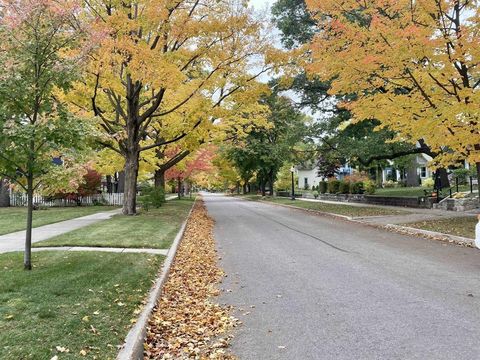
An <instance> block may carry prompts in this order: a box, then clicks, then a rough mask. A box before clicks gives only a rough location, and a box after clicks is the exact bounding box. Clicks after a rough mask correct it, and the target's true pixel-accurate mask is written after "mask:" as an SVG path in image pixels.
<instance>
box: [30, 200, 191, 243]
mask: <svg viewBox="0 0 480 360" xmlns="http://www.w3.org/2000/svg"><path fill="white" fill-rule="evenodd" d="M192 203H193V200H190V199H182V200H170V201H168V202H167V203H165V204H164V205H163V206H162V207H161V208H159V209H151V210H150V211H148V212H141V213H140V214H139V215H137V216H123V215H116V216H113V217H112V218H111V219H108V220H105V221H101V222H98V223H95V224H92V225H89V226H86V227H83V228H81V229H78V230H74V231H71V232H68V233H65V234H62V235H59V236H56V237H53V238H51V239H48V240H45V241H41V242H38V243H35V244H34V246H35V247H45V246H98V247H128V248H158V249H166V248H168V247H170V245H171V243H172V241H173V238H174V237H175V234H176V233H177V232H178V230H179V229H180V226H181V224H182V223H183V221H184V220H185V218H186V217H187V215H188V212H189V211H190V208H191V207H192Z"/></svg>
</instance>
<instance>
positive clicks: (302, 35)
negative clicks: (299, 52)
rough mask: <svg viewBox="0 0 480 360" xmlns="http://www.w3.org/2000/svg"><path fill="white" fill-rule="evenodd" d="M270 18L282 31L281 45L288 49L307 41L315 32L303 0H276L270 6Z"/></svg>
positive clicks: (312, 21) (313, 23)
mask: <svg viewBox="0 0 480 360" xmlns="http://www.w3.org/2000/svg"><path fill="white" fill-rule="evenodd" d="M272 20H273V22H274V23H275V25H276V26H277V28H278V29H279V30H280V31H281V33H282V42H283V45H284V46H285V47H287V48H289V49H290V48H293V47H296V46H298V45H300V44H305V43H307V42H308V41H310V40H311V39H312V37H313V35H314V34H315V21H314V20H313V19H312V17H311V16H310V14H309V12H308V10H307V7H306V5H305V1H304V0H278V1H277V2H276V3H275V4H274V5H273V6H272Z"/></svg>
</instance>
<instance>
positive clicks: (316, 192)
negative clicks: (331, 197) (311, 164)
mask: <svg viewBox="0 0 480 360" xmlns="http://www.w3.org/2000/svg"><path fill="white" fill-rule="evenodd" d="M313 197H314V198H315V199H316V198H318V191H317V190H315V191H314V192H313Z"/></svg>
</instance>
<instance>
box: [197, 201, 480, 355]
mask: <svg viewBox="0 0 480 360" xmlns="http://www.w3.org/2000/svg"><path fill="white" fill-rule="evenodd" d="M204 198H205V201H206V204H207V208H208V210H209V212H210V215H211V216H212V217H213V218H214V219H215V221H216V225H215V237H216V240H217V243H218V248H219V253H220V256H221V257H222V260H221V266H222V268H223V269H224V270H225V271H226V273H227V275H228V277H226V278H225V280H224V284H223V285H222V286H223V288H224V289H225V290H226V291H225V292H224V295H222V298H221V301H222V302H224V303H227V304H231V305H234V306H235V307H236V309H237V310H236V316H237V317H238V318H239V319H240V320H241V321H242V322H243V325H242V326H240V327H239V328H238V330H236V331H235V337H234V339H233V342H232V350H233V353H234V354H235V355H237V356H238V357H239V359H240V360H267V359H279V360H280V359H289V360H297V359H298V360H307V359H315V360H320V359H479V358H480V276H479V274H480V252H479V251H477V250H475V249H470V248H463V247H457V246H453V245H448V244H445V243H441V242H436V241H429V240H425V239H420V238H415V237H408V236H403V235H399V234H394V233H389V232H386V231H383V230H380V229H375V228H372V227H369V226H366V225H362V224H356V223H352V222H347V221H342V220H338V219H333V218H329V217H321V216H318V215H314V214H310V213H307V212H304V211H300V210H295V209H290V208H285V207H280V206H275V205H270V204H266V203H258V202H250V201H245V200H241V199H237V198H232V197H226V196H219V195H206V196H205V197H204Z"/></svg>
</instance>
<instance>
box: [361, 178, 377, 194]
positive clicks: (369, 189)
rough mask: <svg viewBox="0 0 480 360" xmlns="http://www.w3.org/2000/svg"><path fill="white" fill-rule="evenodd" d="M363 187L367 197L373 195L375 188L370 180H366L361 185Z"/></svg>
mask: <svg viewBox="0 0 480 360" xmlns="http://www.w3.org/2000/svg"><path fill="white" fill-rule="evenodd" d="M363 186H364V189H365V193H367V194H369V195H372V194H375V191H376V189H377V187H376V186H375V182H373V181H372V180H367V181H365V182H364V183H363Z"/></svg>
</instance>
